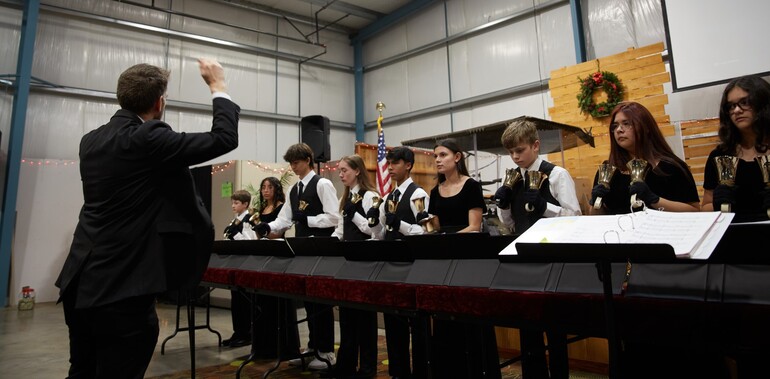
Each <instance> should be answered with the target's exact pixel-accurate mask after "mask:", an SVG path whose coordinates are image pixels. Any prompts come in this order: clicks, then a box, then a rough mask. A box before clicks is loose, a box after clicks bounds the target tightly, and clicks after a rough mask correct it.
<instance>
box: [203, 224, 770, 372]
mask: <svg viewBox="0 0 770 379" xmlns="http://www.w3.org/2000/svg"><path fill="white" fill-rule="evenodd" d="M769 227H770V226H768V225H763V226H757V227H753V226H752V227H751V228H733V227H732V226H731V227H730V229H728V233H727V234H726V235H725V237H724V238H723V240H722V242H720V245H719V246H718V247H717V250H716V252H715V253H714V255H713V256H712V258H711V259H709V260H708V261H694V260H682V259H675V258H670V259H662V258H656V259H653V260H645V259H643V258H641V259H640V258H639V257H636V258H637V259H635V260H632V261H631V262H630V263H629V257H628V254H624V251H628V246H627V245H626V246H619V247H618V250H619V252H618V254H616V255H614V256H612V257H609V258H605V259H600V258H597V257H595V256H591V255H590V254H589V255H587V256H585V257H582V258H581V257H575V256H569V257H568V258H567V259H562V261H554V260H553V257H549V261H543V260H542V259H536V258H534V259H533V258H532V257H528V258H521V259H517V258H510V257H509V258H508V259H502V260H501V259H499V257H498V256H497V252H499V251H500V250H502V247H504V246H505V245H506V244H507V243H510V242H511V241H512V239H513V237H501V236H496V237H492V236H486V235H481V234H476V235H443V236H440V235H433V236H421V237H419V236H418V237H410V238H407V239H405V240H404V241H387V243H386V242H385V241H361V242H358V243H345V242H342V243H340V245H339V246H338V247H339V250H340V252H339V253H338V254H335V253H334V252H328V251H327V252H324V255H313V252H312V251H309V252H307V251H306V252H301V254H300V252H293V251H291V252H286V251H281V252H280V253H279V254H278V255H273V253H272V251H275V250H276V247H278V246H280V245H276V242H279V241H237V242H238V244H233V241H218V242H217V243H216V246H215V253H214V254H213V255H212V258H211V261H210V264H209V268H208V270H207V272H206V274H205V277H204V281H203V284H202V285H205V286H214V287H221V288H229V289H233V288H236V289H243V290H246V291H252V292H256V293H262V294H267V295H274V296H279V297H284V298H289V299H296V300H311V301H315V302H326V303H332V304H338V305H344V306H350V307H358V308H365V309H372V310H377V311H381V312H392V313H401V314H407V315H410V314H411V315H414V314H418V313H423V314H427V315H430V316H432V317H447V318H452V319H460V320H467V321H471V322H484V323H491V324H494V325H498V326H508V327H538V328H551V327H557V328H558V329H559V330H562V331H565V332H567V333H569V334H577V335H582V336H592V337H601V338H608V339H610V344H611V346H610V353H611V355H610V377H620V376H622V374H621V373H622V367H620V361H619V360H618V357H617V356H613V352H612V349H613V346H612V344H613V343H616V341H617V340H618V339H621V338H629V337H635V338H638V337H645V338H666V339H667V340H670V341H679V342H681V343H682V344H683V345H685V346H686V345H687V344H688V343H697V344H704V343H705V344H711V345H713V347H714V348H717V349H724V350H726V351H729V350H730V349H733V348H738V347H739V348H741V349H759V350H762V351H770V345H769V344H770V326H768V322H767V320H768V319H770V284H768V283H770V257H767V256H766V255H767V254H766V253H764V251H756V250H754V251H753V253H751V252H752V250H748V249H747V248H746V247H745V238H748V237H747V236H754V235H757V234H756V233H760V234H758V235H761V233H762V232H764V233H766V232H767V231H769V229H768V228H769ZM422 237H424V238H422ZM279 243H280V242H279ZM382 246H384V248H383V247H382ZM429 246H432V247H433V249H429V248H427V247H429ZM737 246H741V249H740V250H739V249H737ZM605 248H606V247H605ZM765 249H766V248H765ZM765 249H760V250H765ZM356 251H359V252H360V251H366V252H368V254H361V256H357V255H356V254H355V252H356ZM736 251H742V252H743V253H742V254H738V253H736ZM372 252H374V253H372ZM747 252H748V254H747ZM294 253H298V254H296V255H294ZM388 253H390V254H391V255H392V256H396V257H397V258H395V259H394V260H393V261H391V260H388V258H387V257H388V255H387V254H388ZM566 253H568V252H566ZM656 260H657V262H656ZM629 264H630V267H631V270H630V273H629V272H628V267H629ZM602 267H604V269H603V270H602V269H601V268H602ZM597 268H600V269H599V270H597ZM608 291H609V293H608ZM608 311H609V312H608ZM693 336H699V337H698V338H697V340H693ZM614 341H615V342H614ZM616 353H617V352H616Z"/></svg>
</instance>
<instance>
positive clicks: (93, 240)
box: [56, 97, 240, 308]
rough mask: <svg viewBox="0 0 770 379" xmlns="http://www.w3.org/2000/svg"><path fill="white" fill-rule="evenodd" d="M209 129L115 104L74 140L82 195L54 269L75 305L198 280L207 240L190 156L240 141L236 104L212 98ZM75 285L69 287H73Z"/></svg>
mask: <svg viewBox="0 0 770 379" xmlns="http://www.w3.org/2000/svg"><path fill="white" fill-rule="evenodd" d="M213 103H214V105H213V108H214V121H213V125H212V128H211V131H210V132H206V133H177V132H175V131H173V130H172V129H171V127H170V126H169V125H168V124H166V123H164V122H162V121H157V120H151V121H147V122H142V120H141V119H140V118H139V117H138V116H137V115H136V114H135V113H133V112H130V111H127V110H125V109H121V110H119V111H118V112H117V113H115V115H114V116H112V119H110V121H109V123H107V124H106V125H103V126H101V127H99V128H98V129H96V130H94V131H91V132H89V133H88V134H86V135H85V136H84V137H83V139H82V140H81V142H80V175H81V179H82V181H83V197H84V200H85V201H84V204H83V208H82V209H81V211H80V216H79V221H78V225H77V228H76V229H75V235H74V239H73V241H72V246H71V248H70V252H69V255H68V256H67V259H66V261H65V262H64V267H63V268H62V271H61V273H60V274H59V278H58V279H57V281H56V285H57V287H59V289H60V291H59V294H60V298H61V296H62V295H64V293H65V292H66V291H68V290H72V291H76V292H74V293H72V294H71V295H76V303H75V307H76V308H90V307H96V306H100V305H104V304H109V303H112V302H115V301H118V300H122V299H125V298H128V297H133V296H141V295H148V294H157V293H162V292H165V291H168V290H173V289H179V288H192V287H194V286H196V285H197V284H198V282H199V281H200V279H201V276H202V275H203V271H204V270H205V268H206V265H207V264H208V259H209V256H210V253H211V245H212V241H213V240H214V226H213V224H212V222H211V216H210V215H209V214H208V212H207V211H206V209H205V208H204V206H203V202H202V201H201V199H200V197H199V196H198V194H197V191H196V189H195V186H194V184H193V179H192V175H191V174H190V170H189V166H191V165H194V164H198V163H202V162H205V161H208V160H211V159H214V158H216V157H218V156H220V155H222V154H225V153H227V152H229V151H231V150H233V149H235V148H236V147H237V146H238V115H239V112H240V108H239V107H238V105H236V104H235V103H233V102H232V101H230V100H228V99H226V98H221V97H217V98H214V100H213ZM71 286H72V288H70V287H71Z"/></svg>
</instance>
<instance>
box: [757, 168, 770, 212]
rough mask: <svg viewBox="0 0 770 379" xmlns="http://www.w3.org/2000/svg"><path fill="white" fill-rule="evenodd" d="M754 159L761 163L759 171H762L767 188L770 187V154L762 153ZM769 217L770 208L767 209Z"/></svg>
mask: <svg viewBox="0 0 770 379" xmlns="http://www.w3.org/2000/svg"><path fill="white" fill-rule="evenodd" d="M754 160H755V161H757V163H758V164H759V171H760V172H762V181H763V182H765V188H767V189H770V155H760V156H758V157H756V158H754ZM767 217H768V218H770V209H768V210H767Z"/></svg>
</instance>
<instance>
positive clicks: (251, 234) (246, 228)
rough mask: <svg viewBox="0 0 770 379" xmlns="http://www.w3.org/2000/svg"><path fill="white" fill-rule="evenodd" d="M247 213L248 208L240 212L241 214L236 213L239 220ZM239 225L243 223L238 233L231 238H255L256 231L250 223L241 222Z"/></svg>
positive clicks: (238, 239)
mask: <svg viewBox="0 0 770 379" xmlns="http://www.w3.org/2000/svg"><path fill="white" fill-rule="evenodd" d="M247 214H249V210H248V209H247V210H245V211H243V212H241V214H239V215H238V219H239V220H243V217H244V216H246V215H247ZM241 225H243V228H242V229H241V231H240V232H238V234H236V235H234V236H233V239H234V240H236V241H240V240H255V239H257V232H255V231H254V229H253V228H252V227H251V224H249V223H248V222H241Z"/></svg>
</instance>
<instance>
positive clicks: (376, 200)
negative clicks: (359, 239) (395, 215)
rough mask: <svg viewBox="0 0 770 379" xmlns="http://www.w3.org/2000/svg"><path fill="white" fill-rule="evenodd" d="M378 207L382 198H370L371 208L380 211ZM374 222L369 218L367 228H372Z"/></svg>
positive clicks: (372, 218)
mask: <svg viewBox="0 0 770 379" xmlns="http://www.w3.org/2000/svg"><path fill="white" fill-rule="evenodd" d="M380 205H382V198H381V197H379V196H375V197H373V198H372V208H377V209H380ZM375 222H376V220H375V219H374V217H369V226H374V223H375Z"/></svg>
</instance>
